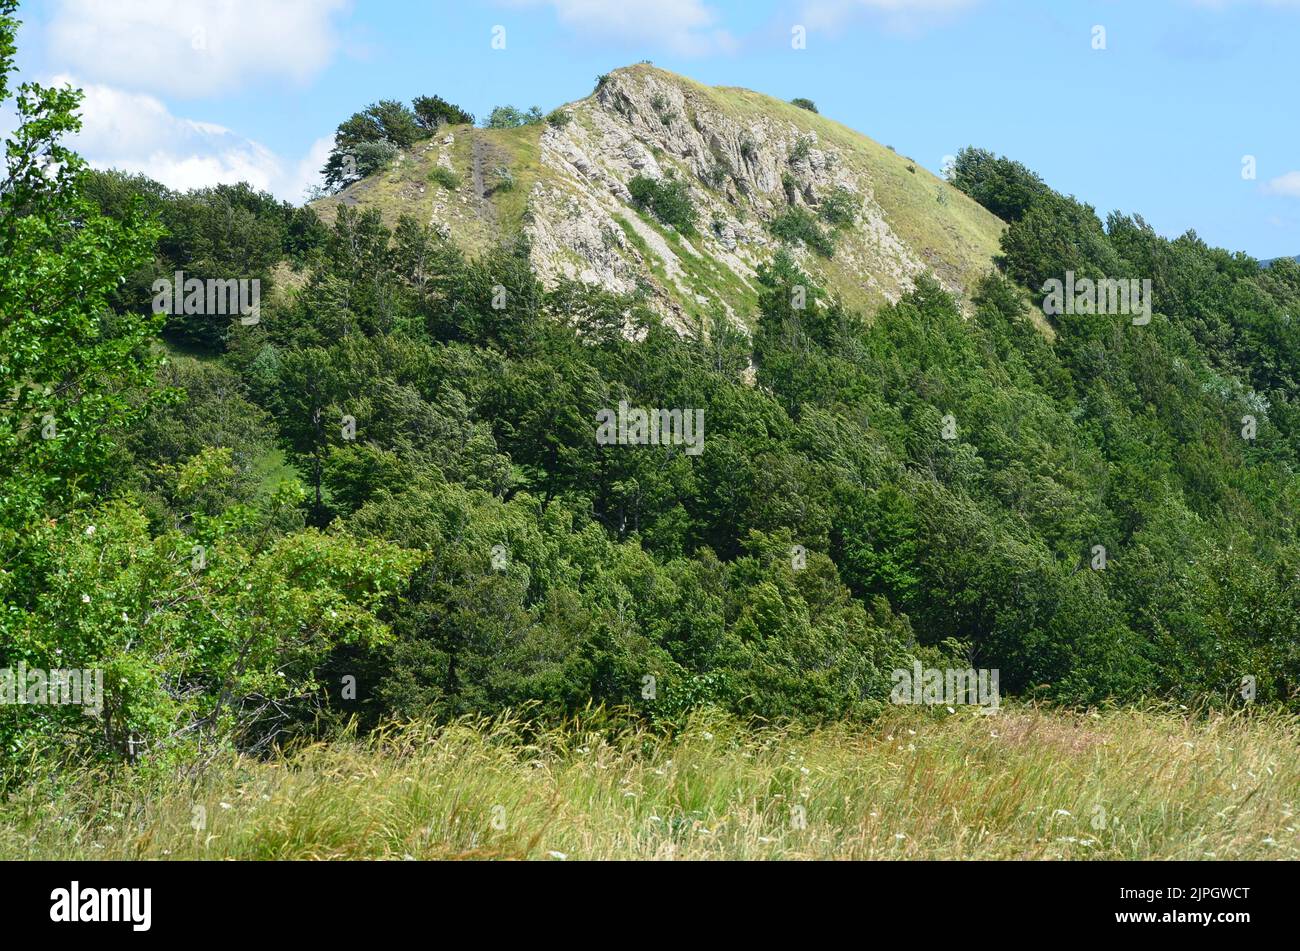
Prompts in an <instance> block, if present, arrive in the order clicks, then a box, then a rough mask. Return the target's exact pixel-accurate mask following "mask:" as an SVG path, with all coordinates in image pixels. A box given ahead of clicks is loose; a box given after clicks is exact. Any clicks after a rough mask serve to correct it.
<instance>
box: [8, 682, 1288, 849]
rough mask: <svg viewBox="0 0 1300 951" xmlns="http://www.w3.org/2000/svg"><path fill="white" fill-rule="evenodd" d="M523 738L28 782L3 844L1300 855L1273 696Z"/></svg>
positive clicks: (390, 738)
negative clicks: (1263, 706)
mask: <svg viewBox="0 0 1300 951" xmlns="http://www.w3.org/2000/svg"><path fill="white" fill-rule="evenodd" d="M528 735H529V734H528V733H527V731H526V730H525V729H524V728H523V726H522V725H521V724H520V723H519V722H518V721H515V720H512V719H509V718H505V719H500V720H496V721H490V722H489V721H482V722H469V721H466V722H460V723H456V724H452V725H449V726H445V727H441V728H434V727H415V726H412V727H406V728H403V729H400V730H396V729H395V730H392V731H389V732H388V733H386V734H385V735H383V736H381V737H378V738H375V739H371V740H369V741H365V742H361V741H356V740H341V741H337V742H334V743H332V744H327V745H326V744H322V745H316V746H312V747H309V748H306V749H304V750H300V751H298V752H297V753H295V754H293V755H291V756H289V757H287V758H284V759H281V760H279V761H275V762H252V761H248V760H241V759H234V758H232V759H230V760H228V761H225V762H223V763H220V764H218V765H216V766H214V767H212V768H211V769H209V770H208V771H207V772H206V773H205V774H204V775H203V776H202V777H201V778H200V779H199V780H198V781H195V782H181V781H178V780H175V779H172V780H167V779H162V778H154V779H151V780H145V779H142V778H140V777H116V778H112V779H108V778H102V779H101V778H98V777H89V776H85V777H81V778H80V780H79V781H78V782H75V783H73V784H72V785H71V786H70V787H66V788H67V791H66V792H64V793H62V794H61V795H59V796H57V797H56V796H52V795H51V794H50V793H49V792H48V789H47V788H46V787H44V786H42V787H40V788H39V789H38V788H36V787H33V789H31V790H28V791H26V792H24V793H22V794H20V795H18V796H15V797H13V798H11V800H10V801H9V802H8V803H7V804H6V805H5V806H4V807H3V810H0V822H2V823H3V833H2V834H0V835H2V837H0V857H3V858H54V859H67V858H114V859H159V858H172V859H403V858H415V859H445V858H460V859H494V858H495V859H558V858H569V859H814V858H821V859H897V858H949V859H1055V858H1071V859H1178V858H1185V859H1201V858H1217V859H1295V858H1298V857H1300V837H1298V836H1297V832H1296V828H1297V825H1296V822H1297V817H1296V815H1295V810H1296V807H1297V804H1298V803H1300V758H1298V757H1297V755H1296V753H1297V748H1298V742H1300V726H1298V724H1297V721H1296V720H1295V719H1294V718H1289V717H1286V716H1283V715H1280V714H1260V713H1256V714H1255V715H1253V716H1245V715H1234V716H1227V717H1225V716H1211V717H1210V718H1208V719H1206V718H1192V717H1186V716H1183V715H1177V714H1168V713H1156V712H1150V711H1137V710H1120V711H1113V712H1104V713H1095V714H1083V715H1072V714H1065V713H1060V712H1049V711H1042V710H1037V709H1032V708H1013V707H1004V708H1003V710H1002V712H1001V713H1000V714H998V715H996V716H981V715H979V714H978V713H977V712H975V711H973V710H970V709H961V710H959V711H958V712H957V713H955V714H947V712H946V711H945V710H944V709H943V708H940V709H939V711H938V713H932V712H929V711H918V710H914V709H910V710H892V711H890V713H889V715H888V716H886V717H885V718H883V719H882V720H881V721H879V722H878V723H875V724H873V725H872V726H871V727H869V728H858V729H851V728H848V727H835V728H828V729H820V730H814V731H795V730H775V729H773V730H763V731H753V730H747V729H745V728H743V727H741V726H739V725H738V724H736V723H735V722H733V721H730V720H728V719H726V718H722V717H716V716H715V717H699V718H697V719H696V720H695V721H694V722H693V723H692V724H691V726H690V727H689V728H688V729H687V730H685V731H684V732H683V733H682V734H680V735H679V736H678V737H676V738H675V739H673V740H668V739H664V738H662V737H659V736H656V735H652V734H650V733H646V732H644V731H639V730H636V729H625V730H622V731H618V732H614V733H612V734H611V733H610V732H609V731H607V730H606V731H598V730H595V729H588V728H584V726H583V725H581V724H578V725H576V726H572V727H570V728H568V729H565V730H555V731H550V732H546V733H543V734H541V735H540V736H532V737H531V739H526V738H525V737H526V736H528ZM200 820H202V821H200ZM196 827H197V828H196Z"/></svg>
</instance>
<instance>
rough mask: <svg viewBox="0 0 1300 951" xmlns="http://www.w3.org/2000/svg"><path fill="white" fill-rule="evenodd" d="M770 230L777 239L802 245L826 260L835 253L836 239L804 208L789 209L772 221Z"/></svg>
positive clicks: (769, 226)
mask: <svg viewBox="0 0 1300 951" xmlns="http://www.w3.org/2000/svg"><path fill="white" fill-rule="evenodd" d="M768 228H769V230H771V232H772V234H774V235H775V236H776V237H778V238H780V239H781V240H782V241H785V242H788V243H791V244H793V243H796V242H799V243H802V244H804V245H806V246H808V247H809V248H811V249H812V250H813V251H815V252H817V253H818V254H820V255H821V256H822V257H824V258H829V257H831V256H832V255H833V254H834V253H835V238H834V236H833V235H831V234H829V233H827V232H826V231H825V230H824V229H823V228H822V227H821V225H819V224H818V223H817V219H816V218H814V217H813V216H812V215H811V214H810V213H809V212H808V211H807V210H805V209H803V208H787V209H786V210H785V211H784V212H783V213H782V214H780V215H779V216H777V217H776V218H774V219H773V220H772V223H771V224H770V225H768Z"/></svg>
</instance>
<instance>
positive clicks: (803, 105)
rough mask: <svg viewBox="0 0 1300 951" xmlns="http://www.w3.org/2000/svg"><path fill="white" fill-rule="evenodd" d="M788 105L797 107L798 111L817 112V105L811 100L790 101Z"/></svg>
mask: <svg viewBox="0 0 1300 951" xmlns="http://www.w3.org/2000/svg"><path fill="white" fill-rule="evenodd" d="M790 105H792V106H798V107H799V108H800V109H807V110H808V111H809V112H816V111H817V103H815V102H813V101H812V100H811V99H802V98H801V99H791V100H790Z"/></svg>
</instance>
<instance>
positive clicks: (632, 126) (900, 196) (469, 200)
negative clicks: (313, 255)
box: [317, 63, 1003, 322]
mask: <svg viewBox="0 0 1300 951" xmlns="http://www.w3.org/2000/svg"><path fill="white" fill-rule="evenodd" d="M339 205H360V206H373V207H378V208H379V209H380V210H381V212H382V213H383V214H384V216H385V218H386V219H388V220H390V222H391V221H394V220H396V218H397V217H398V216H399V215H400V214H403V213H407V214H412V215H414V216H416V217H417V218H418V219H419V220H422V221H425V222H428V223H430V224H432V225H434V226H435V227H436V228H438V229H439V230H440V231H442V232H443V233H445V234H446V235H448V236H449V237H450V238H451V239H452V240H454V241H455V242H456V243H458V244H459V245H461V246H462V247H464V248H465V249H466V250H468V251H470V252H481V251H483V250H485V249H486V248H487V247H489V246H491V245H493V244H496V243H499V242H502V241H507V240H511V239H513V238H514V237H516V236H518V235H520V234H522V235H524V236H526V237H527V238H528V240H529V242H530V245H531V255H532V262H533V266H534V268H535V270H536V271H537V273H538V275H539V276H540V277H541V278H542V280H543V281H544V282H546V283H548V284H553V283H555V282H557V281H559V280H561V279H565V278H567V279H575V280H581V281H585V282H588V283H595V284H599V285H601V286H603V287H605V288H607V289H609V290H611V291H616V292H620V293H637V292H640V293H643V294H645V295H646V297H647V298H648V300H649V301H650V302H651V303H652V304H653V305H654V306H655V307H656V308H657V309H659V310H660V311H661V312H663V313H664V314H665V315H666V316H668V317H669V318H670V319H675V320H678V321H679V322H680V321H682V320H684V318H686V317H689V316H691V315H696V314H699V313H701V312H703V311H706V310H708V309H709V308H711V307H714V306H720V307H722V308H724V309H725V310H727V311H728V312H729V313H731V314H732V315H734V316H735V317H736V318H737V319H740V320H747V319H748V318H749V316H750V314H751V313H752V312H753V306H752V305H753V304H754V302H755V301H756V296H757V294H756V285H755V282H754V278H755V273H756V269H757V268H758V266H759V265H760V264H762V263H763V262H765V261H767V260H770V258H771V257H772V255H773V254H774V253H775V252H776V250H777V249H778V248H780V247H782V246H785V247H788V248H789V250H790V252H791V253H792V254H793V255H794V256H795V257H796V258H797V259H798V260H799V261H800V263H801V265H802V266H803V267H804V268H805V269H806V270H808V271H809V272H810V273H811V274H812V275H813V276H814V277H815V278H816V279H817V280H819V281H821V282H822V283H823V285H824V286H825V287H827V288H828V289H829V290H830V291H832V292H833V293H836V294H839V295H840V296H841V297H842V298H843V299H844V300H845V302H846V303H848V304H850V305H852V306H857V307H861V308H863V309H871V308H874V307H875V306H878V305H879V304H880V303H883V302H885V301H892V300H896V299H897V298H898V297H899V296H900V295H902V294H903V293H906V292H907V291H908V290H909V289H910V288H911V287H912V286H913V283H914V280H915V278H916V277H917V275H919V274H921V273H924V272H927V271H929V272H931V273H933V274H934V276H935V277H936V278H937V279H938V280H939V282H940V283H941V284H942V285H944V286H945V287H946V288H947V289H949V290H950V291H952V292H953V293H954V294H956V295H957V296H959V297H965V296H966V295H968V293H969V291H970V289H971V288H972V287H973V285H974V282H975V281H976V280H978V278H979V276H980V275H981V274H983V273H984V272H985V271H987V270H988V269H989V268H990V267H991V265H992V258H993V255H994V254H995V253H997V250H998V238H999V235H1000V233H1001V229H1002V227H1003V225H1002V222H1000V221H999V220H998V219H997V218H996V217H994V216H993V215H991V214H990V213H989V212H987V211H986V210H985V209H984V208H982V207H980V206H979V205H977V204H976V203H975V202H973V201H971V200H970V199H969V198H968V197H967V196H966V195H964V194H962V193H961V192H960V191H958V190H957V189H955V188H953V187H952V186H950V185H948V184H947V183H946V182H944V181H943V180H941V179H939V178H937V177H935V176H934V175H933V174H931V173H930V172H928V171H926V170H925V169H924V168H922V167H920V166H919V165H917V164H916V163H915V162H914V161H912V160H910V159H908V158H906V157H904V156H902V155H898V154H897V153H895V152H894V151H893V150H892V149H890V148H888V147H886V146H882V145H880V144H878V143H876V142H874V141H872V140H871V139H869V138H868V137H866V136H865V135H862V134H861V133H859V132H856V131H854V130H852V129H850V128H848V127H846V126H844V125H841V124H840V123H838V122H835V121H834V120H832V119H830V118H828V117H826V116H822V115H819V114H817V113H816V112H814V111H811V110H809V109H807V108H801V107H800V106H798V105H795V104H793V103H790V102H785V101H783V100H780V99H776V98H773V97H770V96H767V95H764V94H762V93H758V92H754V91H752V90H748V89H741V88H735V87H710V86H705V85H702V84H700V83H697V82H695V81H694V80H692V79H690V78H688V77H685V76H680V75H677V74H675V73H672V72H669V71H667V70H663V69H660V68H658V67H655V66H653V65H651V64H649V63H637V64H633V65H629V66H624V67H620V68H618V69H615V70H612V71H611V72H609V73H607V74H605V75H603V76H601V77H600V78H599V79H598V81H597V85H596V88H595V89H594V90H593V91H592V92H591V93H590V94H589V95H588V96H586V97H584V98H582V99H578V100H576V101H574V102H571V103H569V104H567V105H565V106H562V107H560V108H559V109H556V110H555V111H554V112H552V113H551V114H550V115H549V117H548V118H547V120H546V121H543V122H538V123H534V124H531V125H526V126H522V127H517V128H508V129H480V128H474V127H471V126H464V125H462V126H450V127H445V128H444V129H443V130H441V131H440V133H439V134H438V135H436V136H434V137H433V138H432V139H430V140H427V141H425V142H421V143H419V144H418V145H416V146H415V147H414V148H413V149H411V150H408V151H407V152H405V153H403V154H402V155H401V156H400V157H399V159H398V161H397V162H395V163H394V164H393V165H392V166H391V167H389V168H388V169H386V170H385V171H383V172H380V173H378V174H376V175H374V176H371V178H369V179H366V180H364V181H361V182H358V183H356V184H355V185H352V186H351V187H349V188H348V189H346V190H345V191H344V192H342V193H341V194H339V195H336V196H332V197H330V198H328V199H324V200H322V201H321V202H319V203H318V204H317V208H318V210H319V211H321V212H322V213H323V214H324V215H325V216H326V218H327V219H328V218H332V211H333V208H335V207H337V206H339Z"/></svg>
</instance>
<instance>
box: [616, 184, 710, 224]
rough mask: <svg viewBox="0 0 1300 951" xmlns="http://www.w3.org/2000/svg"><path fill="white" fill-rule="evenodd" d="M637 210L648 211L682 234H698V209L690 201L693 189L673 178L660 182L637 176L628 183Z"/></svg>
mask: <svg viewBox="0 0 1300 951" xmlns="http://www.w3.org/2000/svg"><path fill="white" fill-rule="evenodd" d="M627 188H628V191H629V192H631V193H632V202H633V204H635V205H636V207H638V208H641V209H645V210H649V211H650V212H651V213H652V214H653V215H654V216H655V217H656V218H658V219H659V220H660V221H662V222H663V223H664V224H667V225H672V226H673V227H674V228H676V229H677V230H678V231H680V232H681V233H682V234H694V233H695V206H694V204H692V202H691V189H690V186H688V185H687V184H686V183H685V182H683V181H681V180H679V179H677V178H675V177H674V176H672V175H666V176H664V177H663V178H661V179H659V180H657V181H656V180H655V179H653V178H647V177H646V176H644V175H638V176H636V177H635V178H633V179H632V180H631V181H630V182H628V183H627Z"/></svg>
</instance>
